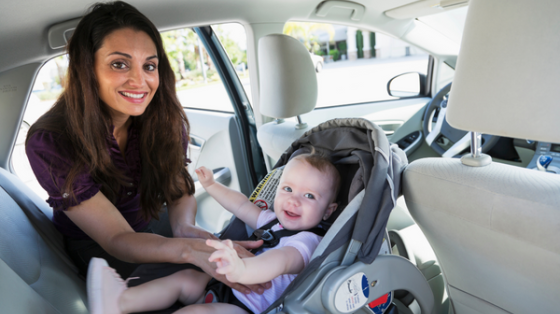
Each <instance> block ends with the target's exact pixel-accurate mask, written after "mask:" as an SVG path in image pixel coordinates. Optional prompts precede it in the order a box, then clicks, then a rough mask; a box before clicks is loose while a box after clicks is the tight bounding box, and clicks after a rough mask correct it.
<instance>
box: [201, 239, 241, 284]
mask: <svg viewBox="0 0 560 314" xmlns="http://www.w3.org/2000/svg"><path fill="white" fill-rule="evenodd" d="M206 245H208V246H211V247H213V248H215V249H216V251H214V253H212V255H210V257H209V258H208V260H209V261H210V262H216V265H217V266H218V267H217V268H216V272H217V273H218V274H222V275H225V276H226V278H227V280H229V281H231V282H239V281H240V280H242V278H243V277H244V276H246V274H245V272H246V270H247V269H246V267H245V263H244V262H243V260H241V259H240V258H239V256H238V255H237V252H236V251H235V249H234V248H233V242H231V240H224V241H216V240H206Z"/></svg>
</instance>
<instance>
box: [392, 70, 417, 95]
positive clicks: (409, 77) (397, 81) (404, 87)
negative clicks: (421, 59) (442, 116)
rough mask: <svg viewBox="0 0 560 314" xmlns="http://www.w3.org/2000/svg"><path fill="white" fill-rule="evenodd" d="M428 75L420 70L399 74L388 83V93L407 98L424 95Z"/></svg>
mask: <svg viewBox="0 0 560 314" xmlns="http://www.w3.org/2000/svg"><path fill="white" fill-rule="evenodd" d="M425 86H426V76H425V75H424V74H421V73H418V72H409V73H403V74H399V75H397V76H395V77H393V78H392V79H390V80H389V82H388V83H387V93H388V94H389V95H391V96H393V97H399V98H406V97H418V96H421V95H424V91H425V89H426V88H425Z"/></svg>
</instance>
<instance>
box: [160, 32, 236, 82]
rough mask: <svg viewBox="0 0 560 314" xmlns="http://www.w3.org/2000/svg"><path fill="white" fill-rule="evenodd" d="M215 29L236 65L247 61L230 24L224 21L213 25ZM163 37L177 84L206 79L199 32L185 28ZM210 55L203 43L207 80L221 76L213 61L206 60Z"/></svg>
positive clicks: (162, 35)
mask: <svg viewBox="0 0 560 314" xmlns="http://www.w3.org/2000/svg"><path fill="white" fill-rule="evenodd" d="M212 29H213V30H214V31H215V32H216V35H217V36H218V39H219V40H220V42H221V43H222V45H223V47H224V49H225V50H226V52H227V54H228V56H229V57H230V59H231V61H232V63H233V64H234V65H237V64H239V63H241V62H244V63H245V64H246V63H247V51H246V50H242V49H241V48H240V47H239V44H238V43H237V42H236V41H235V40H234V38H232V36H231V34H230V33H229V32H228V30H227V29H228V28H227V27H223V26H222V25H214V26H212ZM161 37H162V40H163V45H164V47H165V51H166V53H167V57H168V58H169V63H170V64H171V68H172V69H173V72H174V73H175V78H176V79H177V81H178V82H177V87H178V88H184V87H187V86H192V85H193V84H199V83H200V82H204V76H203V74H202V70H201V58H200V50H199V45H200V44H201V42H200V41H199V39H198V35H197V34H196V33H195V32H194V31H193V30H192V29H190V28H184V29H178V30H173V31H168V32H164V33H161ZM208 58H209V57H208V54H207V52H206V49H204V47H202V60H203V61H204V63H205V65H204V66H205V67H206V66H209V68H208V69H207V71H206V77H207V82H212V81H214V80H219V75H218V74H217V73H216V71H215V70H214V69H213V68H212V67H213V65H212V64H211V63H209V64H206V62H207V60H208Z"/></svg>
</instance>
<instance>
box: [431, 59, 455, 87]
mask: <svg viewBox="0 0 560 314" xmlns="http://www.w3.org/2000/svg"><path fill="white" fill-rule="evenodd" d="M454 75H455V70H454V69H453V68H452V67H450V66H449V65H447V64H446V63H441V65H440V66H439V67H438V75H437V85H436V91H439V90H440V89H442V88H443V87H444V86H445V85H447V84H448V83H450V82H451V81H452V80H453V76H454Z"/></svg>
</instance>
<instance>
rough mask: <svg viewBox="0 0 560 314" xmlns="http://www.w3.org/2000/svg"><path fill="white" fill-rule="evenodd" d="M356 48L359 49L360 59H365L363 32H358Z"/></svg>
mask: <svg viewBox="0 0 560 314" xmlns="http://www.w3.org/2000/svg"><path fill="white" fill-rule="evenodd" d="M356 47H357V48H358V58H363V57H364V35H363V34H362V31H361V30H358V31H356Z"/></svg>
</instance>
